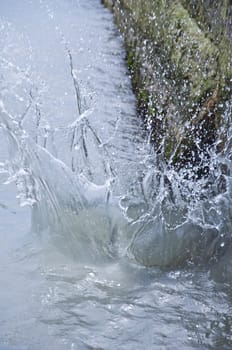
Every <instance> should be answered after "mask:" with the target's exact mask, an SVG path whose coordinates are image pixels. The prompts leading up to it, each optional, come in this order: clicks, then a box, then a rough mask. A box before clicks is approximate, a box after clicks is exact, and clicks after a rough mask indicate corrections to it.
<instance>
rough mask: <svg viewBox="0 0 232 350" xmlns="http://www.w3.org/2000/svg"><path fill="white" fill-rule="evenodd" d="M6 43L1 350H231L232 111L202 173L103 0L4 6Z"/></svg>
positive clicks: (0, 95) (1, 81)
mask: <svg viewBox="0 0 232 350" xmlns="http://www.w3.org/2000/svg"><path fill="white" fill-rule="evenodd" d="M0 48H1V55H0V143H1V147H0V241H1V244H0V350H41V349H49V350H53V349H54V350H76V349H77V350H82V349H83V350H85V349H98V350H100V349H104V350H108V349H120V350H123V349H125V350H130V349H131V350H132V349H133V350H134V349H138V350H139V349H141V350H142V349H155V350H156V349H157V350H164V349H165V350H168V349H170V350H175V349H176V350H177V349H178V350H179V349H183V350H190V349H202V350H203V349H213V350H214V349H220V350H222V349H225V350H226V349H228V350H229V349H231V348H232V289H231V277H232V261H231V244H232V242H231V240H232V236H231V233H232V231H231V230H232V229H231V227H232V225H231V222H232V209H231V208H232V178H231V176H230V173H231V170H232V165H231V157H232V152H231V144H232V143H231V142H232V141H231V135H232V130H231V125H232V124H231V117H232V113H231V111H232V104H231V103H228V104H227V106H226V108H225V115H224V118H225V120H227V121H228V130H226V133H227V143H226V145H225V151H224V153H223V154H221V155H218V154H217V153H216V152H215V150H214V149H212V150H211V161H210V172H209V176H208V177H207V178H202V179H199V180H198V181H196V180H195V181H194V180H189V179H187V178H186V173H185V171H186V170H184V169H183V170H180V171H179V172H176V171H175V170H174V169H172V168H171V167H168V165H167V164H162V162H160V161H159V156H158V155H157V154H156V153H155V150H154V148H153V147H152V145H151V144H150V142H149V130H145V128H144V126H143V122H142V120H140V118H139V117H138V115H137V112H136V101H135V97H134V95H133V93H132V88H131V82H130V75H129V72H128V71H127V69H126V66H125V51H124V48H123V40H122V38H121V37H120V35H119V33H118V31H117V29H116V27H115V25H114V23H113V18H112V15H111V14H110V12H109V11H108V10H106V9H105V8H104V7H103V6H102V5H101V4H100V1H97V0H20V1H17V0H1V2H0ZM225 168H226V171H225Z"/></svg>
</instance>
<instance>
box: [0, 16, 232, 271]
mask: <svg viewBox="0 0 232 350" xmlns="http://www.w3.org/2000/svg"><path fill="white" fill-rule="evenodd" d="M51 20H52V21H54V18H51ZM6 28H7V31H6ZM5 32H7V33H8V35H9V37H10V39H9V41H11V40H12V37H13V36H14V35H15V30H14V28H13V27H12V25H10V24H9V23H5V22H3V21H2V22H1V38H2V37H3V36H4V35H5ZM18 42H19V43H18V45H19V46H20V47H21V48H22V47H23V46H25V45H26V46H27V47H30V44H28V42H29V40H25V38H18ZM62 47H63V55H64V57H65V58H64V61H65V62H66V66H67V67H66V68H67V72H68V73H67V74H68V76H69V78H68V79H69V83H70V86H71V87H72V95H71V100H72V105H73V106H75V108H73V110H74V109H75V111H74V112H73V113H71V116H72V117H70V116H69V117H68V120H69V122H67V123H66V122H65V123H60V120H61V118H60V117H59V116H56V117H54V115H55V112H54V111H56V109H55V108H54V104H49V103H51V102H50V101H51V99H52V98H53V95H50V91H51V88H50V87H49V83H48V82H46V81H45V80H44V79H42V78H41V76H40V75H38V74H37V73H36V72H37V68H36V69H35V68H33V64H32V63H31V62H33V60H34V58H33V57H32V55H33V53H32V52H31V57H29V58H28V60H29V62H25V61H23V63H22V62H20V60H19V61H18V62H14V61H13V60H12V57H13V56H14V52H15V51H13V55H12V51H7V45H6V50H5V51H4V54H3V55H2V58H1V75H2V77H3V79H2V88H1V95H0V98H1V104H0V127H1V129H2V130H3V132H4V135H5V138H6V140H7V143H8V151H9V154H8V159H7V160H6V161H5V163H3V165H2V168H3V169H4V171H7V172H8V174H9V179H8V182H10V181H14V182H15V183H16V185H17V190H18V198H19V200H20V203H21V205H30V206H31V207H32V229H33V230H34V231H36V232H38V233H40V234H42V233H43V236H45V237H47V239H48V240H51V241H52V244H55V245H57V246H58V247H59V249H61V250H62V251H63V252H65V253H66V254H71V255H72V257H74V258H75V259H87V260H88V259H91V260H92V261H95V260H96V259H98V258H99V259H105V258H106V259H118V258H121V257H122V256H123V257H125V256H127V257H129V258H130V259H133V260H134V261H136V262H138V263H141V264H143V265H146V266H162V267H167V266H168V267H174V266H177V265H180V264H186V263H188V264H193V263H194V264H199V263H204V264H205V263H208V262H212V263H214V262H216V261H217V260H218V259H219V258H220V257H221V256H223V255H224V254H225V252H226V251H229V250H230V245H231V228H230V222H231V218H232V213H231V209H230V208H231V207H232V206H231V198H232V197H231V189H232V186H231V176H230V173H231V135H232V133H231V127H229V128H228V130H227V131H226V130H223V132H224V133H226V137H225V139H226V140H227V141H226V144H225V147H224V152H223V153H221V154H220V155H219V154H217V152H216V146H215V148H213V147H212V148H211V149H210V150H209V153H210V160H209V162H208V167H209V174H208V176H207V177H202V178H201V179H198V180H196V179H195V178H194V177H191V171H192V169H191V168H187V169H186V168H182V169H179V171H176V170H175V169H174V168H173V167H171V166H169V165H168V164H165V163H162V162H161V161H160V159H159V155H157V154H156V153H155V151H154V150H153V148H152V147H151V146H150V145H149V142H148V140H149V135H146V136H145V137H144V138H143V139H142V136H144V134H142V132H141V135H140V136H138V135H137V134H138V130H139V127H138V126H137V125H136V126H135V124H133V123H134V120H135V119H133V118H134V117H133V118H129V117H126V118H124V120H123V118H122V116H120V114H119V115H117V117H116V118H115V116H114V117H113V118H112V117H109V121H106V120H103V122H102V121H101V123H100V124H99V123H97V122H96V120H95V119H96V118H95V112H96V105H94V104H92V105H91V102H90V101H87V99H86V96H84V93H83V90H84V89H83V83H82V84H80V81H79V79H78V70H77V63H76V61H75V58H74V55H73V53H72V51H71V50H70V48H69V46H68V44H67V41H65V40H64V37H63V36H62ZM16 51H17V50H16ZM90 100H91V99H90ZM50 116H52V117H53V118H51V117H50ZM123 117H125V116H123ZM224 118H225V119H226V120H228V125H231V122H230V119H231V103H228V105H227V109H226V111H225V114H224ZM53 119H55V121H53ZM136 122H137V121H136ZM104 135H105V136H104ZM132 145H133V146H132ZM189 175H190V176H189Z"/></svg>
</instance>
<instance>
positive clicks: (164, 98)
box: [102, 0, 232, 172]
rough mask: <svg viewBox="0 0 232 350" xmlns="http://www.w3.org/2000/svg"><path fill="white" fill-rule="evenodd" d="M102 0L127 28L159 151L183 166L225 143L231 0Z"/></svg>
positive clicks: (140, 97)
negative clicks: (223, 132) (216, 2)
mask: <svg viewBox="0 0 232 350" xmlns="http://www.w3.org/2000/svg"><path fill="white" fill-rule="evenodd" d="M102 2H103V3H104V4H105V5H106V6H108V7H109V8H111V10H112V11H113V13H114V18H115V21H116V23H117V25H118V27H119V29H120V31H121V32H122V34H123V36H124V40H125V46H126V51H127V58H126V59H127V65H128V68H129V70H130V72H131V76H132V84H133V89H134V91H135V94H136V96H137V107H138V111H139V113H140V114H141V115H142V117H143V118H144V120H145V123H146V125H147V127H148V128H149V129H150V130H151V140H152V142H154V144H155V146H156V148H157V151H158V153H159V154H160V155H161V156H162V157H163V158H164V159H165V160H166V161H167V162H168V163H170V164H174V165H175V166H177V167H179V166H182V165H183V164H186V163H191V164H192V163H194V164H196V165H197V166H198V165H199V163H201V162H202V157H204V158H205V159H207V158H208V155H207V148H208V147H209V146H212V145H214V144H215V143H217V148H218V151H221V150H222V149H223V144H224V138H225V135H222V133H221V131H220V130H221V127H222V126H223V123H224V119H223V112H224V109H225V103H226V101H227V100H228V99H229V98H230V97H231V85H232V64H231V50H232V45H231V44H232V40H231V39H232V36H231V28H232V6H231V4H230V2H229V1H228V0H224V1H222V2H221V3H220V4H215V2H213V1H211V0H205V1H203V2H202V1H194V2H191V3H189V2H187V1H185V0H177V1H169V0H165V1H159V0H156V1H151V0H145V1H142V0H130V1H128V0H127V1H125V0H117V1H115V0H103V1H102ZM196 140H198V141H196ZM196 142H197V144H196ZM202 171H203V172H204V171H205V170H204V169H201V170H200V172H202Z"/></svg>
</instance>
